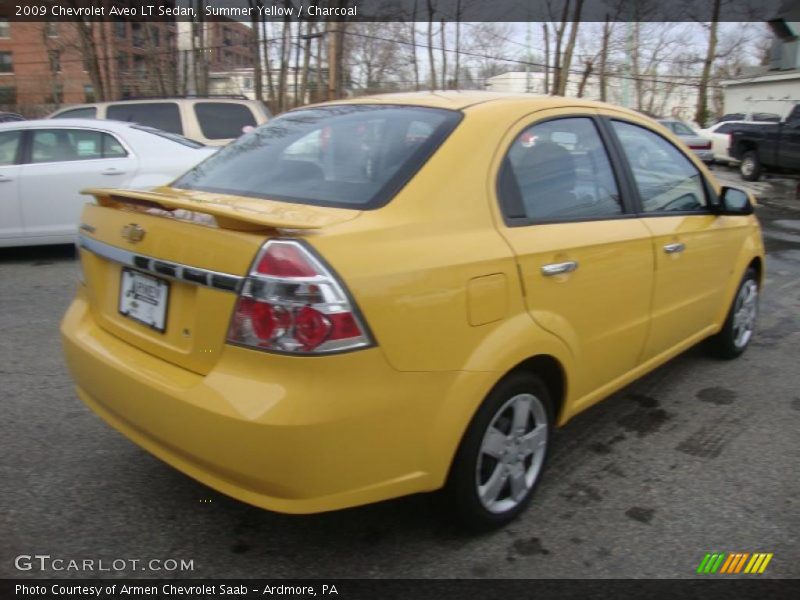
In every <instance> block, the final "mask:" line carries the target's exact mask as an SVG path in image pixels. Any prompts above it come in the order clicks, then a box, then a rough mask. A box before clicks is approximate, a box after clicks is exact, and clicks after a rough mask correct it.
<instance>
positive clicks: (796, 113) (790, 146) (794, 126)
mask: <svg viewBox="0 0 800 600" xmlns="http://www.w3.org/2000/svg"><path fill="white" fill-rule="evenodd" d="M778 166H779V167H781V168H782V169H787V170H791V171H798V170H800V106H796V107H795V108H794V110H793V111H792V112H791V113H790V114H789V117H788V118H787V119H786V122H785V123H783V126H782V127H781V137H780V145H779V147H778Z"/></svg>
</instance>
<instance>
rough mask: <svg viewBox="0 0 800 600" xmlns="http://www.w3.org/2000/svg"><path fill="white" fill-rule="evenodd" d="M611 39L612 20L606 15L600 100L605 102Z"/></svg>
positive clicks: (601, 60) (601, 58)
mask: <svg viewBox="0 0 800 600" xmlns="http://www.w3.org/2000/svg"><path fill="white" fill-rule="evenodd" d="M610 41H611V22H610V21H609V20H608V16H606V21H605V23H603V39H602V44H601V46H600V74H599V75H600V77H599V79H600V101H601V102H605V101H606V99H607V96H606V94H607V91H606V88H607V86H608V80H607V79H606V76H607V73H606V68H607V66H606V65H607V63H608V46H609V43H610Z"/></svg>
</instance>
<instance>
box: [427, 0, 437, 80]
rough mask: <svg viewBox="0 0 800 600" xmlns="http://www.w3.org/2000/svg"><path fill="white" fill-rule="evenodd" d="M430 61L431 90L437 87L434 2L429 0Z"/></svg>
mask: <svg viewBox="0 0 800 600" xmlns="http://www.w3.org/2000/svg"><path fill="white" fill-rule="evenodd" d="M428 63H429V64H430V72H431V81H430V84H431V91H433V90H435V89H436V62H435V61H434V59H433V2H432V0H428Z"/></svg>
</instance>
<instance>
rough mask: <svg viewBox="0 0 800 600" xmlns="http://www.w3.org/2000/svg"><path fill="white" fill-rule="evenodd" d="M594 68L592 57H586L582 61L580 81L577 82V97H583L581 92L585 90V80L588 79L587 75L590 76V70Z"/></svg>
mask: <svg viewBox="0 0 800 600" xmlns="http://www.w3.org/2000/svg"><path fill="white" fill-rule="evenodd" d="M593 69H594V61H593V60H592V59H590V58H589V59H586V62H585V63H584V68H583V73H582V74H581V82H580V83H579V84H578V98H583V92H584V91H585V90H586V82H587V81H588V80H589V77H591V76H592V70H593Z"/></svg>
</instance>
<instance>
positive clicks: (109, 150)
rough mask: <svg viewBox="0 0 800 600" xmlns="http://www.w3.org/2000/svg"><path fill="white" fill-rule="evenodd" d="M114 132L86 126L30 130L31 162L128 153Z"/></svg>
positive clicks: (106, 156) (67, 160)
mask: <svg viewBox="0 0 800 600" xmlns="http://www.w3.org/2000/svg"><path fill="white" fill-rule="evenodd" d="M127 154H128V153H127V152H126V151H125V149H124V148H123V147H122V145H121V144H120V143H119V142H118V141H117V140H116V139H115V138H114V137H113V136H111V135H109V134H107V133H102V132H100V131H90V130H84V129H35V130H33V131H32V132H31V162H32V163H50V162H69V161H74V160H94V159H98V158H120V157H124V156H127Z"/></svg>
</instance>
